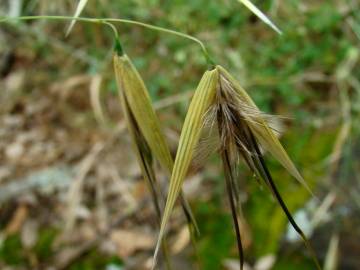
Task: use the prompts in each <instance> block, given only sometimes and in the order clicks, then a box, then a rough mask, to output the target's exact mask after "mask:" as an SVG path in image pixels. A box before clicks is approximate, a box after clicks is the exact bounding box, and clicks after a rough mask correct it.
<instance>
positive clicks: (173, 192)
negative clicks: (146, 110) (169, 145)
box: [153, 69, 219, 269]
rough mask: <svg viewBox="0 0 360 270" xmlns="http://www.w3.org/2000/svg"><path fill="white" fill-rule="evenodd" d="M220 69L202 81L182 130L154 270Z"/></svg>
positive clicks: (209, 72) (207, 75)
mask: <svg viewBox="0 0 360 270" xmlns="http://www.w3.org/2000/svg"><path fill="white" fill-rule="evenodd" d="M218 75H219V74H218V70H217V69H213V70H211V71H206V72H205V74H204V75H203V77H202V78H201V80H200V83H199V85H198V87H197V89H196V90H195V93H194V96H193V98H192V100H191V103H190V106H189V110H188V112H187V114H186V118H185V121H184V125H183V127H182V130H181V135H180V140H179V146H178V150H177V153H176V158H175V163H174V169H173V172H172V175H171V179H170V187H169V191H168V196H167V200H166V205H165V210H164V214H163V218H162V222H161V227H160V232H159V237H158V243H157V246H156V249H155V254H154V263H153V269H154V268H155V266H156V260H157V255H158V251H159V246H160V243H161V240H162V238H163V237H164V234H165V230H166V226H167V223H168V221H169V219H170V215H171V212H172V209H173V208H174V205H175V202H176V199H177V197H178V195H179V192H180V190H181V186H182V183H183V181H184V179H185V176H186V173H187V171H188V169H189V166H190V162H191V160H192V158H193V154H194V151H195V147H196V145H197V143H198V140H199V137H200V133H201V130H202V127H203V121H204V116H205V115H206V111H207V110H208V108H209V106H210V105H211V104H212V102H213V101H214V96H215V93H216V87H217V81H218V77H219V76H218Z"/></svg>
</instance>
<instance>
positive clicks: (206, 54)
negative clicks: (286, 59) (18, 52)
mask: <svg viewBox="0 0 360 270" xmlns="http://www.w3.org/2000/svg"><path fill="white" fill-rule="evenodd" d="M40 19H44V20H66V21H68V20H76V21H80V22H90V23H102V24H105V25H108V26H110V27H111V28H112V30H113V31H114V34H115V37H118V33H117V30H116V28H115V26H114V25H113V24H111V23H124V24H132V25H137V26H141V27H144V28H148V29H151V30H155V31H158V32H163V33H168V34H171V35H175V36H179V37H182V38H185V39H188V40H191V41H194V42H195V43H197V44H198V45H199V46H200V47H201V50H202V53H203V55H204V57H205V59H206V62H207V64H208V65H210V66H213V65H214V62H213V60H212V59H211V57H210V55H209V52H208V50H207V49H206V47H205V45H204V43H203V42H202V41H201V40H199V39H198V38H196V37H194V36H191V35H188V34H185V33H182V32H178V31H175V30H171V29H167V28H164V27H160V26H156V25H152V24H148V23H143V22H139V21H134V20H128V19H117V18H86V17H71V16H47V15H45V16H41V15H39V16H20V17H3V18H1V19H0V23H1V22H7V21H10V20H22V21H26V20H40Z"/></svg>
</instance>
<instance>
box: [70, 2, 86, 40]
mask: <svg viewBox="0 0 360 270" xmlns="http://www.w3.org/2000/svg"><path fill="white" fill-rule="evenodd" d="M87 2H88V0H80V1H79V3H78V5H77V7H76V10H75V14H74V18H78V17H79V16H80V14H81V12H82V11H83V10H84V8H85V6H86V4H87ZM75 23H76V20H75V19H74V20H72V21H71V23H70V25H69V27H68V29H67V30H66V34H65V36H68V35H69V34H70V32H71V30H72V29H73V28H74V25H75Z"/></svg>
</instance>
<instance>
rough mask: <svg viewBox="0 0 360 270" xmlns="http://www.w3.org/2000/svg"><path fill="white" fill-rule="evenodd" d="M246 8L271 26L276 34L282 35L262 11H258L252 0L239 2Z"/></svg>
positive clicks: (240, 0)
mask: <svg viewBox="0 0 360 270" xmlns="http://www.w3.org/2000/svg"><path fill="white" fill-rule="evenodd" d="M238 1H239V2H240V3H242V4H243V5H244V6H246V7H247V8H248V9H249V10H250V11H251V12H252V13H254V14H255V15H256V16H257V17H258V18H259V19H260V20H262V21H263V22H264V23H266V24H267V25H269V26H270V27H271V28H272V29H273V30H274V31H275V32H277V33H278V34H280V35H281V34H282V31H281V30H280V29H279V28H278V27H277V26H276V25H275V24H274V23H273V22H272V21H271V20H270V19H269V18H268V17H267V16H266V15H265V14H264V13H263V12H262V11H261V10H260V9H258V8H257V7H256V6H255V5H254V4H253V3H252V2H251V1H250V0H238Z"/></svg>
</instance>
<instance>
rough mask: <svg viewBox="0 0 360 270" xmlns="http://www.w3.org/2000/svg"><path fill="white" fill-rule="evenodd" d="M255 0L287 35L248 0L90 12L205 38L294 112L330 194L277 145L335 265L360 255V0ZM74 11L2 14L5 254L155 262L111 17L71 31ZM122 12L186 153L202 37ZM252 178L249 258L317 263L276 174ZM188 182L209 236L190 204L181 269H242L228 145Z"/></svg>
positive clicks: (0, 242) (125, 33) (281, 267)
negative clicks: (192, 232)
mask: <svg viewBox="0 0 360 270" xmlns="http://www.w3.org/2000/svg"><path fill="white" fill-rule="evenodd" d="M253 2H254V3H255V4H256V5H257V6H258V7H259V8H260V9H261V10H263V11H264V12H265V13H266V14H267V15H268V16H269V17H271V18H272V20H273V21H274V22H275V23H276V24H277V25H278V26H279V27H280V28H281V30H282V31H283V35H281V36H280V35H278V34H276V33H275V32H274V31H273V30H271V29H270V28H269V27H268V26H267V25H265V24H264V23H262V22H261V21H259V19H257V17H255V16H254V15H252V14H251V12H250V11H249V10H247V9H246V8H245V7H244V6H243V5H240V4H239V3H238V2H237V1H236V0H219V1H209V0H197V1H181V0H173V1H168V0H129V1H110V0H93V1H88V4H87V5H86V7H85V9H84V11H83V13H82V15H83V16H88V17H114V18H128V19H134V20H139V21H142V22H146V23H151V24H155V25H158V26H163V27H168V28H171V29H176V30H179V31H182V32H185V33H189V34H192V35H194V36H196V37H198V38H199V39H201V40H202V41H204V42H205V44H206V46H207V47H208V49H209V50H210V52H211V54H212V56H213V57H214V59H215V61H216V63H218V64H220V65H222V66H224V67H226V68H227V69H228V70H229V71H231V73H232V74H233V75H234V76H235V77H236V78H237V79H238V80H239V81H240V82H241V84H242V85H243V87H244V88H245V89H247V91H248V92H249V94H250V95H251V97H252V98H253V99H254V100H255V102H256V103H257V104H258V106H259V107H260V108H261V109H262V110H263V111H265V112H267V113H271V114H275V115H281V116H284V117H285V119H284V120H283V122H282V124H281V126H282V128H283V130H284V132H283V134H282V136H281V141H282V143H283V144H284V146H285V148H286V150H287V151H288V153H289V155H290V157H291V158H292V159H293V161H294V163H295V164H296V165H297V166H298V168H299V170H300V172H301V173H302V174H303V176H304V178H305V179H306V181H307V182H308V183H309V185H310V186H311V188H312V190H313V192H314V193H315V195H316V198H314V197H312V196H311V195H310V194H309V193H308V192H307V191H306V189H304V188H303V187H301V186H299V185H298V184H297V182H296V181H294V179H292V178H291V177H290V176H289V175H288V173H287V172H286V171H285V170H284V169H283V168H282V167H281V166H280V165H279V164H278V163H277V162H275V161H274V160H272V159H271V157H267V161H268V163H269V166H270V169H271V171H272V173H273V177H274V180H275V181H276V182H277V183H278V186H279V189H280V192H281V194H282V195H283V198H284V200H285V202H286V203H287V205H288V206H289V208H290V210H291V212H292V213H293V215H294V217H295V219H296V221H297V222H298V224H299V225H300V226H301V228H302V229H303V230H304V231H305V232H306V234H307V236H308V237H309V238H310V239H311V243H312V245H313V246H314V248H315V251H316V254H317V256H318V258H319V260H320V261H321V263H322V264H323V265H324V269H325V270H335V269H341V270H356V269H360V256H359V255H360V226H359V225H360V215H359V213H360V211H359V209H360V176H359V172H360V161H359V155H360V140H359V139H360V121H359V119H360V118H359V112H360V68H359V67H360V55H359V53H360V52H359V47H360V2H359V1H358V0H348V1H340V0H327V1H310V0H302V1H300V0H288V1H280V0H263V1H260V0H259V1H255V0H254V1H253ZM76 6H77V1H73V0H62V1H60V0H56V1H55V0H53V1H48V0H0V13H1V16H19V15H45V14H46V15H69V16H71V15H73V14H74V12H75V9H76ZM68 25H69V23H68V22H59V21H45V20H38V21H31V22H13V23H11V24H4V23H2V24H0V78H1V79H0V89H1V90H0V268H1V269H7V270H10V269H77V270H80V269H81V270H90V269H107V270H110V269H111V270H120V269H121V270H122V269H149V266H150V265H151V258H152V254H153V250H154V246H155V241H156V237H157V233H158V229H157V226H156V219H155V214H154V209H153V207H152V204H151V203H150V202H149V193H148V190H147V188H146V185H145V184H144V181H142V177H141V173H140V170H139V167H138V164H137V163H136V160H135V157H134V154H133V153H132V151H131V149H130V146H129V136H128V133H127V130H126V128H125V125H124V122H123V116H122V113H121V108H120V104H119V101H118V98H117V94H116V91H117V89H116V84H115V80H114V74H113V70H112V63H111V56H112V46H113V44H112V43H113V40H112V33H111V31H110V30H109V29H107V28H106V27H104V26H101V25H95V24H90V23H77V24H76V25H75V27H74V29H73V31H72V32H71V34H70V35H69V36H68V37H67V38H66V37H65V31H66V28H67V27H68ZM117 27H118V30H119V32H120V35H121V39H122V42H123V46H124V49H125V51H126V52H127V54H128V55H129V56H130V57H131V58H132V59H133V61H134V64H135V65H136V67H137V68H138V70H139V72H140V73H141V75H142V77H143V78H144V80H145V81H146V84H147V86H148V88H149V91H150V94H151V97H152V99H153V101H154V104H155V106H156V108H157V110H158V115H159V117H160V119H161V122H162V123H163V127H164V132H165V134H166V136H167V139H168V142H169V144H170V146H171V149H172V151H173V153H174V154H175V153H176V147H177V141H178V138H179V134H180V131H181V126H182V122H183V120H184V116H185V113H186V109H187V107H188V104H189V102H188V101H189V99H190V98H191V95H192V93H193V90H194V89H195V87H196V85H197V83H198V81H199V80H200V78H201V75H202V74H203V72H204V71H205V69H206V64H205V61H204V58H203V56H202V54H201V51H200V48H199V46H198V45H196V44H194V43H192V42H190V41H188V40H184V39H181V38H179V37H176V36H171V35H167V34H164V33H159V32H154V31H151V30H148V29H144V28H141V27H138V26H129V25H124V24H118V25H117ZM241 166H242V165H241ZM159 175H160V177H162V178H164V176H163V175H162V173H161V172H160V171H159ZM238 179H239V182H240V186H241V200H242V203H243V212H244V218H243V219H241V222H240V223H241V228H242V232H243V238H244V239H243V242H244V248H245V254H246V264H247V266H246V267H247V268H246V269H248V270H250V269H252V270H269V269H276V270H285V269H286V270H297V269H299V270H300V269H301V270H303V269H314V268H315V267H314V264H313V262H312V261H311V258H310V256H309V252H308V251H307V250H306V248H305V247H304V245H303V243H302V242H301V241H300V240H299V239H298V237H297V236H296V234H295V233H294V231H293V230H291V229H290V228H289V225H288V222H287V219H286V217H285V215H284V214H283V212H282V211H281V209H280V208H279V206H278V205H277V203H276V202H275V201H274V200H273V199H272V197H271V194H270V193H269V192H268V190H266V189H264V188H262V187H261V186H260V185H259V184H258V183H257V182H256V181H255V179H254V178H253V177H252V175H251V173H250V172H249V171H248V170H247V168H246V167H245V166H242V167H241V169H240V173H239V175H238ZM184 189H185V192H186V193H187V195H188V198H189V200H190V202H191V206H192V208H193V211H194V213H195V215H196V219H197V221H198V222H199V226H200V230H201V236H200V238H199V239H198V241H197V256H196V255H195V253H194V250H193V248H192V247H191V244H190V240H189V235H188V233H187V230H186V225H185V221H184V217H183V215H182V212H181V210H180V209H179V208H176V210H175V212H174V214H173V216H172V220H171V226H170V231H169V236H168V239H169V240H168V241H169V246H170V250H171V254H172V256H173V258H174V259H173V261H174V269H202V270H204V269H206V270H217V269H227V270H233V269H238V268H239V266H238V259H237V249H236V239H235V236H234V232H233V228H232V221H231V215H230V212H229V206H228V201H227V197H226V193H225V183H224V178H223V173H222V169H221V162H220V160H219V159H218V157H217V156H216V155H214V156H212V157H211V158H210V159H209V160H208V161H207V162H206V163H205V164H204V165H203V166H201V167H200V168H198V167H196V166H194V168H193V169H191V171H190V172H189V176H188V179H187V181H186V183H185V186H184ZM197 267H198V268H197Z"/></svg>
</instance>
